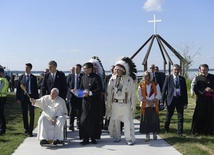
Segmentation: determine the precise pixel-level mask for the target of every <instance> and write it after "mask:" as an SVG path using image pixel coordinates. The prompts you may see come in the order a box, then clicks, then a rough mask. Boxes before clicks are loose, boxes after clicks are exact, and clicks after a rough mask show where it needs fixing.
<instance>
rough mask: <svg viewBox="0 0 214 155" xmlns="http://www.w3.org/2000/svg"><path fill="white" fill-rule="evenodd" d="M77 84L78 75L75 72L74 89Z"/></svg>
mask: <svg viewBox="0 0 214 155" xmlns="http://www.w3.org/2000/svg"><path fill="white" fill-rule="evenodd" d="M77 85H78V75H77V74H75V83H74V89H77Z"/></svg>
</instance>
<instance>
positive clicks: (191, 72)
mask: <svg viewBox="0 0 214 155" xmlns="http://www.w3.org/2000/svg"><path fill="white" fill-rule="evenodd" d="M10 72H12V73H13V74H14V75H15V74H16V73H19V75H20V74H23V73H24V71H10ZM42 72H43V71H32V73H33V74H34V75H36V76H39V75H40V74H41V73H42ZM143 72H144V71H143V70H138V72H137V76H142V75H143ZM64 73H65V75H68V74H69V73H70V71H64ZM197 73H198V69H191V70H189V71H188V75H189V78H190V79H192V78H194V76H195V75H196V74H197ZM209 73H211V74H214V69H210V71H209ZM8 74H9V72H8ZM108 74H110V71H106V75H108ZM166 74H167V73H166Z"/></svg>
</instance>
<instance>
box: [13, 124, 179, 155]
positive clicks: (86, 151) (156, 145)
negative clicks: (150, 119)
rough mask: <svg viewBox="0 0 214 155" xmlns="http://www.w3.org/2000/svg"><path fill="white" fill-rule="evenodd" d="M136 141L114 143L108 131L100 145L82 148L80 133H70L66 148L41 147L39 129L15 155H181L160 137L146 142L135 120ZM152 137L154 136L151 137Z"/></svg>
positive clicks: (103, 134) (89, 145) (99, 142)
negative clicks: (131, 143) (38, 136)
mask: <svg viewBox="0 0 214 155" xmlns="http://www.w3.org/2000/svg"><path fill="white" fill-rule="evenodd" d="M134 123H135V130H136V132H135V133H136V141H135V145H132V146H128V145H126V142H125V139H124V137H122V140H121V141H120V142H119V143H115V142H113V140H112V139H111V138H110V137H109V134H108V132H107V131H103V133H102V137H101V139H100V140H97V142H98V144H96V145H95V144H88V145H85V146H81V145H80V144H79V143H80V142H81V140H79V137H78V131H77V130H76V131H74V132H70V131H68V139H67V140H68V141H67V143H66V144H65V145H64V146H61V147H59V146H50V147H41V146H40V144H39V141H38V140H37V139H36V137H35V136H36V133H37V129H35V130H34V132H33V133H34V137H27V138H26V139H25V140H24V142H23V143H22V144H21V145H20V146H19V147H18V148H17V150H15V152H14V153H13V155H141V154H143V155H156V154H158V155H181V153H180V152H178V151H177V150H176V149H175V148H174V147H172V146H170V145H169V144H168V143H166V142H165V141H164V140H163V139H161V137H159V136H158V139H157V140H153V139H151V140H150V141H149V142H145V141H144V139H145V135H142V134H140V133H139V132H138V130H139V121H137V120H135V121H134ZM151 137H152V136H151Z"/></svg>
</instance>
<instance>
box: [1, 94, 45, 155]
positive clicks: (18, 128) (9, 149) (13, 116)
mask: <svg viewBox="0 0 214 155" xmlns="http://www.w3.org/2000/svg"><path fill="white" fill-rule="evenodd" d="M40 111H41V110H40V109H37V108H36V110H35V120H36V121H35V122H37V119H38V116H39V113H40ZM5 116H6V122H7V129H6V134H4V135H2V136H0V154H1V155H10V154H12V153H13V152H14V150H15V149H16V148H17V147H18V146H19V145H20V144H21V143H22V142H23V140H24V139H25V138H26V137H27V136H28V135H27V134H24V133H23V132H24V128H23V123H22V114H21V105H19V104H17V103H16V100H15V94H9V95H8V97H7V103H6V105H5ZM35 125H36V123H35Z"/></svg>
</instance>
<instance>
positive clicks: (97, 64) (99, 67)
mask: <svg viewBox="0 0 214 155" xmlns="http://www.w3.org/2000/svg"><path fill="white" fill-rule="evenodd" d="M88 62H90V63H92V64H93V67H94V68H96V72H97V74H100V75H101V76H103V78H105V70H104V68H103V65H102V63H101V61H100V59H99V58H98V57H97V56H93V57H92V58H91V59H90V60H89V61H88Z"/></svg>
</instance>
